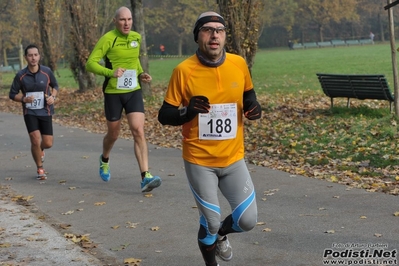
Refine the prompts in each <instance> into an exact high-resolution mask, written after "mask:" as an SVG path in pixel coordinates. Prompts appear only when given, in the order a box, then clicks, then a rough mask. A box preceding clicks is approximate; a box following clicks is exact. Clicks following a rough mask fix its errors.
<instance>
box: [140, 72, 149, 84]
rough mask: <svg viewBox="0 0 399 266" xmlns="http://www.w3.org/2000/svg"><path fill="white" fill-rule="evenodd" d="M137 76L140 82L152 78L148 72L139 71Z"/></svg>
mask: <svg viewBox="0 0 399 266" xmlns="http://www.w3.org/2000/svg"><path fill="white" fill-rule="evenodd" d="M139 78H140V81H141V82H145V83H148V82H150V81H151V80H152V77H151V76H150V74H148V73H145V72H143V73H141V74H140V76H139Z"/></svg>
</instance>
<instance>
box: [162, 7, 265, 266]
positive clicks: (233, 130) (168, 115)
mask: <svg viewBox="0 0 399 266" xmlns="http://www.w3.org/2000/svg"><path fill="white" fill-rule="evenodd" d="M193 33H194V40H195V42H197V43H198V50H197V52H196V54H195V55H193V56H191V57H190V58H188V59H186V60H185V61H183V62H182V63H180V64H179V65H178V66H177V67H176V68H175V69H174V71H173V73H172V76H171V79H170V82H169V86H168V89H167V91H166V95H165V99H164V102H163V105H162V107H161V109H160V110H159V114H158V120H159V122H160V123H162V124H163V125H173V126H180V125H182V134H183V159H184V166H185V170H186V175H187V179H188V182H189V185H190V188H191V190H192V192H193V195H194V199H195V201H196V204H197V206H198V210H199V214H200V221H199V222H200V227H199V230H198V245H199V248H200V250H201V253H202V257H203V259H204V261H205V265H207V266H216V265H218V264H217V261H216V257H215V256H216V255H217V256H218V257H220V258H221V259H222V260H225V261H229V260H231V259H232V257H233V253H232V247H231V245H230V243H229V241H228V239H227V234H229V233H240V232H245V231H249V230H251V229H252V228H254V226H255V225H256V222H257V206H256V200H255V189H254V185H253V183H252V179H251V176H250V174H249V171H248V168H247V166H246V164H245V161H244V129H243V124H244V123H243V121H244V118H243V116H245V117H246V118H247V119H250V120H254V119H259V118H261V112H262V110H261V106H260V104H259V103H258V101H257V99H256V94H255V91H254V89H253V83H252V79H251V75H250V73H249V69H248V66H247V64H246V62H245V60H244V59H243V58H242V57H241V56H238V55H235V54H230V53H226V52H225V49H224V45H225V42H226V29H225V21H224V19H223V17H221V16H220V15H219V14H218V13H215V12H212V11H209V12H205V13H202V14H201V15H200V16H199V17H198V19H197V21H196V23H195V26H194V31H193ZM181 106H182V107H181ZM219 189H220V191H221V192H222V194H223V195H224V196H225V197H226V199H227V200H228V202H229V204H230V207H231V214H229V215H227V216H226V217H225V218H224V219H223V220H222V215H221V209H220V204H219V201H218V190H219Z"/></svg>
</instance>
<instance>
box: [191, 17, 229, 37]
mask: <svg viewBox="0 0 399 266" xmlns="http://www.w3.org/2000/svg"><path fill="white" fill-rule="evenodd" d="M208 22H219V23H222V24H223V26H225V27H226V23H225V22H224V19H223V17H221V16H218V15H210V16H205V17H202V18H200V19H198V20H197V22H195V26H194V30H193V33H194V41H195V42H197V41H198V32H199V29H200V28H201V27H202V26H203V25H204V24H205V23H208Z"/></svg>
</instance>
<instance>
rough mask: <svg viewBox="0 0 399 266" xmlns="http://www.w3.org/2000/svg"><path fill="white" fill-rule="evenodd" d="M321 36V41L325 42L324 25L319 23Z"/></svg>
mask: <svg viewBox="0 0 399 266" xmlns="http://www.w3.org/2000/svg"><path fill="white" fill-rule="evenodd" d="M319 38H320V41H321V42H324V36H323V25H319Z"/></svg>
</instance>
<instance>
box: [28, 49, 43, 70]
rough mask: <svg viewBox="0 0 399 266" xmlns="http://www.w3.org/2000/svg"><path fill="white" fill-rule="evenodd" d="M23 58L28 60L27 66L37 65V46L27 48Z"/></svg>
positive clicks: (38, 57)
mask: <svg viewBox="0 0 399 266" xmlns="http://www.w3.org/2000/svg"><path fill="white" fill-rule="evenodd" d="M25 59H26V62H28V66H31V67H33V66H37V65H39V61H40V54H39V50H37V48H30V49H28V51H27V54H26V56H25Z"/></svg>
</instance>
